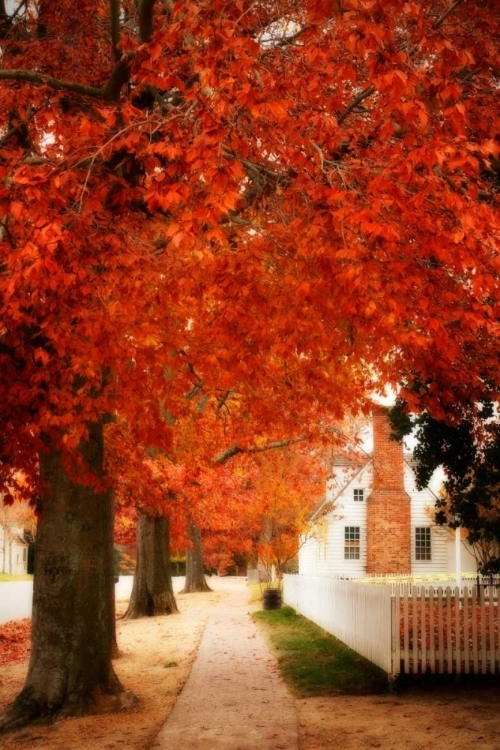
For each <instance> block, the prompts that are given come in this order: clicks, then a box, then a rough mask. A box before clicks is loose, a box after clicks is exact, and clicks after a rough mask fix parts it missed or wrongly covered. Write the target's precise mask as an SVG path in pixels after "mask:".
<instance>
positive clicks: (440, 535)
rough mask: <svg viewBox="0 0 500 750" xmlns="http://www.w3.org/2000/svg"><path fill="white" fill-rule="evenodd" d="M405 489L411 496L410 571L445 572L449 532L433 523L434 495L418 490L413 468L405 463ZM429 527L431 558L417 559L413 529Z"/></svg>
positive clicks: (421, 573)
mask: <svg viewBox="0 0 500 750" xmlns="http://www.w3.org/2000/svg"><path fill="white" fill-rule="evenodd" d="M404 483H405V491H406V492H407V493H408V495H409V496H410V497H411V572H412V573H413V574H414V575H425V574H426V573H428V572H429V571H432V572H433V573H446V571H447V567H448V542H453V538H452V537H451V535H450V533H449V532H448V531H447V530H446V529H444V528H440V527H438V526H436V525H435V524H434V523H433V516H434V503H435V497H434V496H433V495H432V494H431V493H430V492H429V490H427V489H424V490H418V489H417V483H416V478H415V474H414V473H413V470H412V469H411V468H410V467H409V466H408V464H405V471H404ZM419 527H420V528H421V527H430V529H431V559H430V560H417V559H416V556H415V529H416V528H419Z"/></svg>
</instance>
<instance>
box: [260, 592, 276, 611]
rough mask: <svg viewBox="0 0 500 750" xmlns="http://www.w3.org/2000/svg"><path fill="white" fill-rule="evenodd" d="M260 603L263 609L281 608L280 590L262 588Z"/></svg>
mask: <svg viewBox="0 0 500 750" xmlns="http://www.w3.org/2000/svg"><path fill="white" fill-rule="evenodd" d="M262 603H263V606H264V609H281V590H280V589H264V594H263V596H262Z"/></svg>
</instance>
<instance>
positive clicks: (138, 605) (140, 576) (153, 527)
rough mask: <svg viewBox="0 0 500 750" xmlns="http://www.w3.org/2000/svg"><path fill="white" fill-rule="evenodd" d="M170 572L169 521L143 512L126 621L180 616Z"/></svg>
mask: <svg viewBox="0 0 500 750" xmlns="http://www.w3.org/2000/svg"><path fill="white" fill-rule="evenodd" d="M178 611H179V610H178V609H177V603H176V601H175V596H174V589H173V586H172V573H171V570H170V528H169V521H168V518H166V517H165V516H158V517H157V518H152V517H151V516H148V515H147V513H141V514H140V516H139V521H138V523H137V566H136V570H135V576H134V585H133V588H132V595H131V597H130V604H129V606H128V609H127V611H126V612H125V615H124V616H125V618H126V619H133V618H136V617H152V616H155V615H171V614H175V613H177V612H178Z"/></svg>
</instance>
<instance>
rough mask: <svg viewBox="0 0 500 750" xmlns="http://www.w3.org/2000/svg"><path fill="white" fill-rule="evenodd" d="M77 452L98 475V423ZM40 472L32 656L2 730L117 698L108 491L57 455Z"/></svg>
mask: <svg viewBox="0 0 500 750" xmlns="http://www.w3.org/2000/svg"><path fill="white" fill-rule="evenodd" d="M80 451H81V454H82V456H83V459H84V460H85V462H86V463H87V465H88V466H89V468H90V469H91V470H92V472H93V473H94V474H96V475H97V476H102V474H103V434H102V426H101V425H91V426H90V437H89V440H88V441H85V442H82V444H81V446H80ZM40 472H41V476H42V479H43V481H44V483H45V488H46V490H45V499H44V501H43V505H42V513H41V517H40V522H39V526H38V533H37V554H36V558H35V577H34V591H33V619H32V646H31V658H30V663H29V668H28V676H27V678H26V682H25V685H24V688H23V690H22V692H21V693H20V694H19V695H18V697H17V698H16V700H15V702H14V704H13V705H12V707H11V708H10V709H9V710H8V711H7V713H6V714H4V715H3V716H2V717H0V730H2V729H10V728H14V727H17V726H21V725H23V724H26V723H28V722H29V721H31V720H33V719H36V718H39V717H42V718H43V717H46V718H50V717H54V716H55V715H59V716H77V715H81V714H83V713H93V712H94V711H99V712H101V711H104V710H114V709H117V708H119V707H120V706H121V698H122V697H123V695H122V694H123V689H122V687H121V685H120V683H119V681H118V679H117V677H116V675H115V673H114V671H113V667H112V664H111V652H112V646H113V642H114V635H115V617H114V588H113V556H112V549H113V507H112V494H111V491H108V492H102V493H98V492H96V491H95V489H94V488H93V487H90V486H83V485H81V484H76V483H75V482H74V481H73V479H71V478H70V477H69V476H68V473H67V472H66V470H65V468H64V466H63V459H62V455H61V454H60V453H58V452H54V451H52V452H48V453H47V454H44V455H43V456H41V457H40Z"/></svg>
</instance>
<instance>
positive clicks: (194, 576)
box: [181, 523, 212, 594]
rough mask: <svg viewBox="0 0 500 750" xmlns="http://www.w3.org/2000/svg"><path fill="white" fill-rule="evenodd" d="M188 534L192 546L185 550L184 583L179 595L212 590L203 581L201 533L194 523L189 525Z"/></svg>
mask: <svg viewBox="0 0 500 750" xmlns="http://www.w3.org/2000/svg"><path fill="white" fill-rule="evenodd" d="M188 534H189V540H190V542H191V544H192V546H191V547H188V549H187V550H186V583H185V585H184V588H183V589H182V591H181V594H194V593H195V592H197V591H211V590H212V589H211V588H210V586H209V585H208V583H207V582H206V580H205V570H204V566H203V547H202V543H201V531H200V529H199V528H198V526H197V525H196V524H195V523H190V524H189V529H188Z"/></svg>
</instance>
